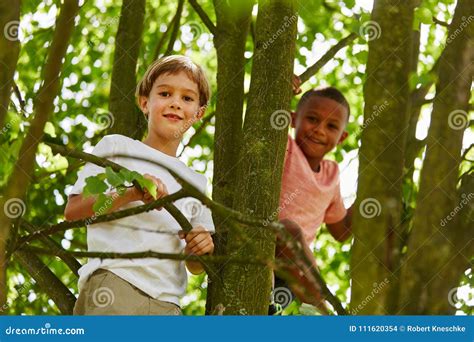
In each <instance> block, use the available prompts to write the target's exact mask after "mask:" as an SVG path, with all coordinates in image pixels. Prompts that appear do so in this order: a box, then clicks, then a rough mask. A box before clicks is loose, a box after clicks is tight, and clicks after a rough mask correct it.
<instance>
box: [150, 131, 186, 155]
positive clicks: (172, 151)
mask: <svg viewBox="0 0 474 342" xmlns="http://www.w3.org/2000/svg"><path fill="white" fill-rule="evenodd" d="M143 143H144V144H146V145H148V146H150V147H152V148H154V149H155V150H158V151H160V152H163V153H164V154H167V155H169V156H171V157H175V158H176V151H177V150H178V146H179V140H176V141H174V140H168V139H163V138H160V137H156V136H155V137H153V136H151V135H148V136H147V137H146V138H145V139H144V140H143Z"/></svg>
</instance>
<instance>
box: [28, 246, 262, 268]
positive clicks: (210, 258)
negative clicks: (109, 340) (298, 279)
mask: <svg viewBox="0 0 474 342" xmlns="http://www.w3.org/2000/svg"><path fill="white" fill-rule="evenodd" d="M21 250H22V251H23V250H27V251H31V252H34V253H36V254H45V255H57V254H56V253H57V251H56V250H49V249H45V248H40V247H35V246H27V247H23V248H21ZM66 253H68V254H69V255H71V256H74V257H78V258H99V259H143V258H156V259H169V260H180V261H184V260H189V261H200V262H206V263H221V262H222V263H224V262H225V263H227V262H234V263H240V264H255V265H262V264H263V265H269V264H270V263H271V261H270V260H268V261H267V260H259V259H256V258H255V257H253V256H252V257H251V258H237V257H232V256H222V255H204V256H197V255H186V254H176V253H162V252H155V251H144V252H134V253H112V252H82V251H66Z"/></svg>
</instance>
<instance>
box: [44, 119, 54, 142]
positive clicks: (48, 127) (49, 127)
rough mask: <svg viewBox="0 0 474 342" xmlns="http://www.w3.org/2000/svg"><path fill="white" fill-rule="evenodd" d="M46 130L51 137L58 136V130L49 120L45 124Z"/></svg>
mask: <svg viewBox="0 0 474 342" xmlns="http://www.w3.org/2000/svg"><path fill="white" fill-rule="evenodd" d="M44 132H45V133H46V134H48V135H50V136H51V137H53V138H56V130H55V129H54V126H53V124H52V123H51V122H49V121H48V122H46V124H45V125H44Z"/></svg>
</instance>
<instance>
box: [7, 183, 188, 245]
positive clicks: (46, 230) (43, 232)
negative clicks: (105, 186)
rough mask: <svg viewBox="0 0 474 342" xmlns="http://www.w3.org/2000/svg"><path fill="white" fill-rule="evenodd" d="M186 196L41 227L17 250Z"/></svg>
mask: <svg viewBox="0 0 474 342" xmlns="http://www.w3.org/2000/svg"><path fill="white" fill-rule="evenodd" d="M185 196H186V194H185V192H184V191H182V190H180V191H177V192H175V193H174V194H171V195H169V196H166V197H163V198H161V199H159V200H156V201H153V202H151V203H148V204H145V205H141V206H139V207H133V208H129V209H124V210H120V211H115V212H113V213H110V214H105V215H99V216H96V217H92V218H87V219H84V220H77V221H69V222H61V223H58V224H55V225H52V226H47V227H40V228H39V229H37V230H36V231H35V232H34V233H31V234H29V235H26V236H23V237H21V238H20V239H18V243H17V247H16V249H18V248H21V247H22V246H23V245H24V244H26V243H28V242H30V241H33V240H35V239H38V238H41V237H45V236H48V235H51V234H54V233H58V232H62V231H65V230H68V229H71V228H78V227H84V226H86V225H87V224H91V223H101V222H109V221H114V220H118V219H120V218H124V217H128V216H132V215H137V214H140V213H143V212H146V211H150V210H153V209H155V208H157V207H161V206H164V205H165V204H166V203H168V202H172V201H175V200H177V199H179V198H183V197H185ZM22 224H23V221H22Z"/></svg>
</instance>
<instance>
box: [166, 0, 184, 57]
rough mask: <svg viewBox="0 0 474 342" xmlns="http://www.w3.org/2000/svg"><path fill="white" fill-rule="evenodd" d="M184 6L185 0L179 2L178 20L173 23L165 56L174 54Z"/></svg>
mask: <svg viewBox="0 0 474 342" xmlns="http://www.w3.org/2000/svg"><path fill="white" fill-rule="evenodd" d="M183 6H184V0H179V2H178V9H177V10H176V19H175V22H174V23H173V30H172V31H171V36H170V40H169V42H168V48H167V49H166V52H165V56H169V55H171V53H172V52H173V47H174V42H175V41H176V39H177V38H178V32H179V22H180V21H181V14H182V12H183Z"/></svg>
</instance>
